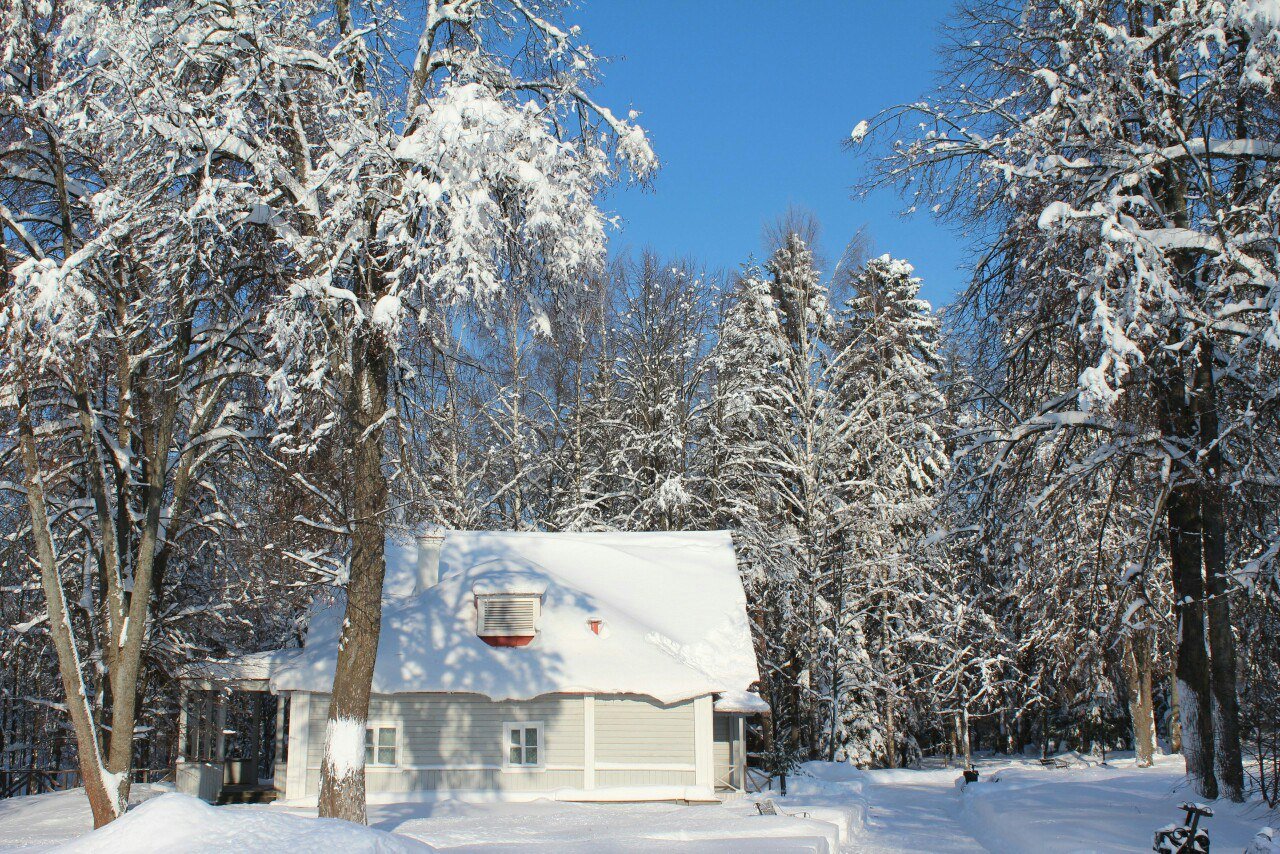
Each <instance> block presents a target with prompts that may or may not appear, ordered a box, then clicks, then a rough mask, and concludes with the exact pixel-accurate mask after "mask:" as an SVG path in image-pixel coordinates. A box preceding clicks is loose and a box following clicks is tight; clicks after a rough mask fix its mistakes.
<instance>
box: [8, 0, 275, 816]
mask: <svg viewBox="0 0 1280 854" xmlns="http://www.w3.org/2000/svg"><path fill="white" fill-rule="evenodd" d="M220 14H221V13H220V12H217V11H215V10H212V9H210V8H209V7H205V6H202V5H200V4H180V5H179V6H177V7H172V8H166V9H164V10H160V11H156V10H153V9H148V8H143V7H138V6H134V5H130V4H106V5H100V4H98V3H79V2H67V3H61V4H58V5H57V6H50V5H48V4H8V5H6V7H5V15H4V18H3V21H2V22H0V61H2V62H3V66H0V116H3V129H4V131H3V132H4V143H3V148H0V151H2V152H3V154H0V247H3V249H2V252H0V255H2V256H3V258H2V260H3V262H4V263H3V276H4V281H3V287H2V293H3V297H2V299H3V302H2V304H0V405H2V406H4V407H5V409H6V410H8V417H11V419H12V423H13V424H14V425H15V427H16V431H15V434H12V435H11V437H9V438H6V440H5V443H4V445H5V447H4V448H3V453H4V455H5V457H6V458H7V460H8V461H9V462H10V463H16V465H15V466H14V467H15V468H16V469H18V470H19V471H20V472H21V476H20V478H19V479H20V480H21V486H19V485H17V484H15V483H13V482H12V481H6V482H5V486H4V488H5V489H6V490H8V491H9V492H10V494H16V495H20V496H21V498H22V501H23V502H24V503H25V505H26V509H27V514H26V518H25V520H24V527H27V529H28V530H29V538H30V539H29V543H30V544H31V547H32V551H33V556H32V563H33V564H34V565H35V566H36V567H38V570H39V576H40V581H41V588H42V590H43V593H44V599H45V605H46V615H45V620H46V621H47V629H48V634H49V637H50V639H51V641H52V644H53V646H54V648H55V650H56V653H57V661H58V669H59V672H60V676H61V683H62V688H63V693H64V695H65V704H66V708H67V713H68V716H69V717H70V719H71V723H72V725H73V728H74V732H75V742H76V747H77V754H78V760H79V765H80V771H81V779H82V780H83V782H84V786H85V789H86V792H87V793H88V795H89V800H90V804H91V806H92V809H93V816H94V822H95V824H98V825H101V824H103V823H105V822H107V821H110V820H111V819H112V818H114V817H115V816H117V815H119V814H120V813H121V812H122V811H123V809H124V805H125V803H126V802H127V798H128V791H129V782H130V778H131V771H132V762H133V755H134V736H135V727H136V726H137V725H138V721H139V701H140V698H141V697H142V696H143V693H144V690H145V686H144V684H143V683H144V682H147V681H148V680H147V678H146V677H147V676H148V673H147V670H146V666H147V664H146V659H145V656H146V655H147V654H148V653H153V652H157V649H156V648H154V647H153V644H154V642H156V641H157V636H158V635H159V636H161V638H160V639H162V640H163V636H164V634H165V633H166V632H167V631H168V630H169V629H170V628H171V627H172V621H173V620H174V619H175V613H177V614H181V613H182V607H181V606H180V607H178V608H176V609H175V608H174V607H173V600H172V599H171V598H166V597H167V596H172V595H173V594H174V593H175V591H177V590H179V589H181V585H182V584H183V583H184V576H185V573H186V572H187V570H194V572H195V573H200V572H201V571H200V570H198V569H194V567H193V560H192V559H193V558H194V557H195V555H196V553H198V552H199V551H200V550H201V548H202V544H203V543H207V542H210V541H211V540H214V539H216V538H217V537H218V536H220V535H222V533H223V532H224V531H225V529H226V526H228V525H229V524H230V523H232V522H233V521H234V520H235V518H236V516H237V515H238V513H239V509H238V507H237V506H235V505H234V504H232V503H228V501H227V499H229V498H231V497H232V493H233V492H234V491H235V490H236V488H237V484H236V483H235V482H234V472H235V466H234V465H233V462H232V461H233V459H234V455H235V454H237V453H239V452H241V451H242V450H243V440H244V439H245V436H246V432H247V431H248V429H249V426H250V421H251V419H250V418H249V417H248V413H247V410H246V408H245V398H244V394H245V392H246V390H247V389H248V388H249V385H248V384H247V379H246V378H247V377H248V376H249V375H250V373H251V371H252V367H253V361H254V357H253V349H252V346H251V344H250V343H249V340H248V332H249V331H250V329H251V327H252V319H253V318H252V313H251V311H250V310H249V307H251V306H252V305H253V302H254V298H255V294H256V293H259V292H261V290H262V289H263V287H264V279H265V278H266V277H267V274H266V273H265V272H264V271H267V270H269V269H270V264H269V259H270V256H271V248H270V247H269V246H268V245H266V244H264V243H263V242H261V241H259V240H256V239H255V238H254V237H253V236H252V235H251V234H249V233H248V230H247V229H246V222H247V220H248V219H249V217H250V215H251V213H252V212H251V211H250V210H248V209H240V210H235V209H233V208H231V207H229V206H225V205H224V204H222V199H223V197H224V196H225V195H234V194H235V189H234V188H235V187H236V186H237V182H238V178H239V176H238V175H237V174H236V170H235V169H234V168H233V169H224V168H223V167H222V165H221V164H217V163H213V162H210V159H209V158H208V156H207V152H206V151H204V150H202V149H201V147H200V146H199V145H193V144H192V137H193V136H198V135H199V134H201V133H206V134H207V133H209V132H211V131H212V130H214V128H215V127H216V125H213V126H211V125H209V124H207V120H208V117H209V116H211V115H217V114H218V111H219V110H220V108H221V107H220V104H221V102H222V101H223V100H224V99H226V98H227V97H228V92H229V91H232V90H237V89H238V88H239V85H238V83H237V82H235V81H232V80H228V79H227V77H226V76H225V75H221V74H219V73H218V72H217V70H216V67H217V66H218V64H219V61H220V57H219V55H218V54H219V48H218V47H216V46H211V45H204V46H203V47H200V46H197V47H194V48H193V47H192V46H191V45H190V44H189V40H190V38H191V37H192V35H193V33H198V32H202V31H204V29H206V28H209V29H212V30H213V31H216V30H217V25H218V24H217V22H218V21H219V20H220V18H219V16H220ZM175 122H176V123H177V124H175ZM179 125H180V126H181V127H179ZM224 241H226V242H230V243H232V244H237V245H239V246H240V252H239V253H238V254H237V255H236V256H234V257H232V256H227V255H224V254H222V253H221V252H220V251H219V246H220V245H221V244H222V243H223V242H224ZM205 577H206V578H208V577H209V576H208V574H206V575H205ZM194 580H195V576H194V575H193V576H191V577H189V578H185V581H191V582H194ZM196 586H198V585H196ZM202 592H205V593H207V592H208V591H207V590H205V591H202ZM184 604H185V603H184ZM170 641H172V638H169V639H168V640H167V641H165V642H166V643H168V642H170ZM170 649H172V647H170ZM159 654H161V656H162V659H163V652H160V653H159ZM170 661H171V662H172V659H170ZM154 663H155V662H154V661H153V662H152V664H154ZM153 675H154V674H153ZM151 684H154V680H153V681H152V683H151Z"/></svg>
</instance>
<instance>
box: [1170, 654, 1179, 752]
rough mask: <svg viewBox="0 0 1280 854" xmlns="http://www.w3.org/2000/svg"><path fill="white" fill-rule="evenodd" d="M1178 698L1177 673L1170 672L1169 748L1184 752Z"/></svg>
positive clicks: (1173, 750) (1172, 750)
mask: <svg viewBox="0 0 1280 854" xmlns="http://www.w3.org/2000/svg"><path fill="white" fill-rule="evenodd" d="M1181 705H1182V704H1181V702H1180V701H1179V700H1178V677H1177V674H1174V673H1170V674H1169V750H1170V752H1172V753H1181V752H1182V708H1181Z"/></svg>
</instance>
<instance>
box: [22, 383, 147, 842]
mask: <svg viewBox="0 0 1280 854" xmlns="http://www.w3.org/2000/svg"><path fill="white" fill-rule="evenodd" d="M29 406H30V398H29V397H28V396H27V394H26V392H25V391H24V392H23V393H22V399H21V400H19V402H18V436H19V439H18V441H19V445H20V448H21V455H22V463H23V470H24V474H25V480H26V483H25V486H26V489H27V506H28V508H29V509H30V511H31V531H32V538H33V539H34V540H35V546H36V558H37V561H38V562H39V564H40V584H41V586H42V587H43V588H44V597H45V603H46V605H47V607H48V609H49V620H48V622H49V636H50V638H52V640H53V646H54V650H55V651H56V653H57V655H58V673H59V675H60V676H61V677H62V690H63V693H64V694H65V695H66V702H67V714H68V715H69V716H70V718H71V726H72V730H73V731H74V732H75V736H76V755H77V757H78V759H79V765H80V780H81V783H82V784H83V785H84V791H85V795H86V796H87V797H88V799H89V809H90V811H91V812H92V813H93V826H94V827H95V828H97V827H102V826H103V825H105V824H107V823H108V822H110V821H113V820H114V819H115V818H116V817H117V816H119V815H120V813H122V812H123V811H124V804H123V798H122V797H121V789H120V783H121V780H120V778H117V777H113V776H112V775H111V774H108V773H107V770H106V768H104V767H103V763H102V750H101V746H100V745H99V744H98V733H97V728H96V726H95V725H94V720H93V712H92V710H91V709H90V708H89V696H88V692H87V691H86V690H85V684H84V671H83V670H82V669H81V663H80V654H79V652H78V651H77V649H76V644H75V637H74V635H73V634H72V630H71V622H70V620H71V615H70V613H69V612H68V610H67V601H66V593H65V592H64V591H63V588H62V578H61V576H60V575H59V573H58V562H57V556H56V554H55V553H54V550H53V536H52V531H51V530H50V528H49V513H48V509H47V507H46V503H45V492H44V478H43V476H42V475H41V473H40V458H39V455H38V453H37V450H36V437H35V430H34V428H33V427H32V424H31V418H30V416H29V412H30V410H29V408H28V407H29ZM130 732H132V727H130ZM126 779H127V778H126Z"/></svg>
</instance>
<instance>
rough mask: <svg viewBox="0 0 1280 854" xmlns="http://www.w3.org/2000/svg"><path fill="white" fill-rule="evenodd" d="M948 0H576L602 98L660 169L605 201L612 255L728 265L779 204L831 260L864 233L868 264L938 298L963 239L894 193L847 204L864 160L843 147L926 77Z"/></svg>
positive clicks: (946, 290) (917, 90) (922, 87)
mask: <svg viewBox="0 0 1280 854" xmlns="http://www.w3.org/2000/svg"><path fill="white" fill-rule="evenodd" d="M951 6H952V0H815V2H809V3H804V4H790V3H778V2H776V0H775V2H763V0H587V2H584V3H583V4H582V6H581V8H579V9H576V10H573V11H571V12H570V13H569V15H568V21H569V22H570V23H576V24H579V25H580V26H581V27H582V29H583V33H584V35H585V36H586V38H587V41H588V42H589V43H590V44H591V45H592V47H593V48H594V49H595V51H596V53H597V54H599V55H601V56H608V57H611V58H613V60H614V61H613V62H612V63H611V64H610V65H609V66H608V67H607V68H606V69H605V80H604V83H603V86H602V88H601V93H600V94H601V96H602V98H603V100H604V101H605V102H606V103H608V104H609V105H610V106H611V107H613V108H615V109H626V108H627V107H634V108H635V109H637V110H639V111H640V112H641V113H642V117H641V124H643V125H644V126H645V128H646V129H648V130H649V132H650V133H651V134H652V138H653V142H654V146H655V148H656V149H657V152H658V156H659V157H660V158H661V159H662V163H663V168H662V171H661V173H660V174H659V175H658V177H657V179H656V181H655V183H654V187H653V190H652V191H651V192H641V191H639V190H635V189H630V190H625V191H619V192H614V193H612V194H611V195H610V197H609V198H608V199H607V201H606V207H607V208H608V209H610V210H611V211H613V212H615V213H617V214H619V215H620V216H621V217H622V218H623V219H624V221H625V224H624V228H623V230H622V232H621V233H620V234H617V235H615V237H614V246H615V248H617V249H622V248H626V247H633V248H638V247H643V246H652V247H653V248H655V249H656V250H658V251H659V252H662V253H664V254H671V255H689V256H691V257H695V258H698V259H701V260H702V261H704V262H705V263H706V264H707V265H708V267H710V268H712V269H715V268H725V269H734V268H736V267H737V266H738V265H739V264H741V263H742V262H743V261H745V260H746V259H747V258H748V257H749V256H750V255H752V253H755V254H756V255H759V254H760V234H761V228H762V226H763V225H764V224H765V223H766V222H768V221H771V220H773V219H774V218H776V217H777V216H778V215H779V214H781V213H783V212H784V211H785V210H786V209H787V208H788V206H791V205H796V206H799V207H802V208H807V209H809V210H811V211H813V212H814V213H815V214H817V215H818V217H819V219H820V220H821V221H822V224H823V228H824V235H823V246H822V247H821V250H822V251H823V252H824V254H825V255H827V256H828V257H838V254H839V251H840V249H841V248H842V247H843V245H844V244H845V242H846V241H847V240H848V239H849V237H851V236H852V235H853V234H854V233H855V232H856V231H857V230H858V229H859V228H860V227H865V229H866V231H867V233H868V235H869V236H870V239H871V243H872V246H871V248H872V250H873V251H874V252H876V253H877V254H879V253H881V252H889V253H891V254H893V255H894V256H897V257H904V258H907V259H908V260H910V261H911V262H912V263H913V264H915V265H916V269H917V271H918V273H919V275H921V276H922V277H923V278H924V282H925V287H924V295H925V296H926V297H927V298H928V299H930V300H931V301H932V302H933V303H934V304H935V305H940V304H943V303H945V302H947V301H948V300H949V299H950V297H951V296H952V294H954V293H955V291H956V290H957V289H958V288H959V287H961V286H962V284H963V282H964V279H965V274H964V271H963V270H961V269H959V266H960V265H961V264H962V263H963V262H964V259H965V249H964V241H963V239H962V236H961V235H959V234H956V233H955V232H954V231H952V230H951V229H949V228H948V227H946V226H943V225H941V224H939V223H937V222H935V221H933V219H932V218H931V217H930V216H929V215H928V214H927V213H918V214H915V215H913V216H911V217H910V218H907V219H903V218H901V217H900V216H899V213H900V211H901V210H902V209H903V207H904V205H903V204H902V203H901V201H900V200H899V199H898V197H897V196H896V195H895V194H894V193H890V192H882V193H877V194H875V195H874V196H872V197H871V198H869V199H853V198H852V197H851V195H852V192H851V187H852V185H853V184H854V182H855V181H857V180H858V178H859V176H860V174H861V170H862V164H861V163H860V160H859V158H858V156H856V155H855V154H854V153H851V152H849V151H846V150H844V149H843V148H842V147H841V143H842V142H843V141H844V140H845V139H846V138H847V136H848V134H849V131H850V130H851V129H852V128H853V126H854V125H855V124H857V122H858V121H859V120H860V119H863V118H869V117H871V116H872V115H873V114H875V113H876V112H877V111H879V110H880V109H882V108H884V107H887V106H890V105H891V104H894V103H899V102H903V101H913V100H916V99H917V98H918V97H919V96H920V95H921V94H923V93H924V92H925V91H926V90H927V89H928V88H929V87H930V86H931V85H932V83H933V78H932V74H933V71H934V69H935V68H936V67H937V64H938V62H937V55H936V48H937V45H938V43H939V41H940V24H941V21H942V20H943V18H944V16H945V15H946V13H947V11H948V10H949V9H950V8H951Z"/></svg>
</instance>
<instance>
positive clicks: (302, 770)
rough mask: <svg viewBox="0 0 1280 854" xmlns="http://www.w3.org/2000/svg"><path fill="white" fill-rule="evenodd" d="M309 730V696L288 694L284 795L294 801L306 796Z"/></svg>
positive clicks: (302, 692)
mask: <svg viewBox="0 0 1280 854" xmlns="http://www.w3.org/2000/svg"><path fill="white" fill-rule="evenodd" d="M310 728H311V695H310V694H309V693H307V692H306V691H291V692H290V693H289V764H288V768H287V769H286V771H285V786H284V795H285V797H286V798H289V799H291V800H296V799H297V798H301V797H304V796H305V795H306V794H307V739H308V738H309V736H310V733H309V732H308V730H309V729H310Z"/></svg>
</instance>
